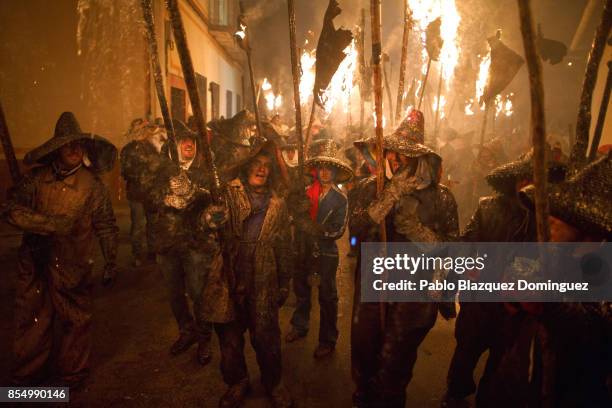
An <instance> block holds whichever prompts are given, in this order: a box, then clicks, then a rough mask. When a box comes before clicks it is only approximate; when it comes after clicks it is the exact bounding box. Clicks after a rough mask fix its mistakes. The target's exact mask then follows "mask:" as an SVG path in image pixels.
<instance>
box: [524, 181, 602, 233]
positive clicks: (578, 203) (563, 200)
mask: <svg viewBox="0 0 612 408" xmlns="http://www.w3.org/2000/svg"><path fill="white" fill-rule="evenodd" d="M578 190H579V189H577V188H575V186H574V185H573V183H572V182H564V183H560V184H557V185H555V186H554V187H552V188H551V189H549V192H548V203H549V207H550V214H551V215H552V216H554V217H555V218H559V219H560V220H562V221H564V222H566V223H568V224H570V225H572V226H574V227H576V228H579V229H581V230H583V231H596V232H597V233H599V234H602V235H604V236H610V235H611V234H612V219H610V215H608V211H609V210H606V209H602V208H599V207H598V206H597V205H596V204H595V203H593V201H592V197H591V196H590V195H589V194H585V192H583V191H578ZM519 199H520V200H521V203H522V204H523V205H524V206H525V207H527V208H529V209H530V210H532V211H535V186H533V185H530V186H528V187H525V188H524V189H522V190H521V191H520V192H519ZM606 216H607V218H608V219H607V221H604V222H602V217H606Z"/></svg>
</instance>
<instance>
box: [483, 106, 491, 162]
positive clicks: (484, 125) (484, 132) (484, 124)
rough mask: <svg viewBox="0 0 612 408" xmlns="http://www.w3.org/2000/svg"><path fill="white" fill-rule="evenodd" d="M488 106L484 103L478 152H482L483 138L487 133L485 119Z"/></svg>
mask: <svg viewBox="0 0 612 408" xmlns="http://www.w3.org/2000/svg"><path fill="white" fill-rule="evenodd" d="M490 106H491V104H490V103H488V102H485V110H484V116H483V118H482V127H481V128H480V150H482V146H483V145H484V138H485V134H486V132H487V118H488V117H489V110H490V109H489V107H490Z"/></svg>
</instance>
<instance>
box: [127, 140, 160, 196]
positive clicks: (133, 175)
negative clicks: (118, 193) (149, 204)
mask: <svg viewBox="0 0 612 408" xmlns="http://www.w3.org/2000/svg"><path fill="white" fill-rule="evenodd" d="M162 162H163V158H162V156H161V154H160V152H159V151H158V149H157V148H156V147H155V146H154V145H153V144H152V143H150V142H149V141H147V140H133V141H131V142H129V143H128V144H126V145H125V146H124V147H123V149H121V154H120V163H121V177H123V179H124V180H125V183H126V196H127V199H128V200H129V201H137V202H143V201H145V199H146V196H147V194H146V188H147V187H149V186H151V184H152V183H153V181H154V180H155V177H156V176H155V175H156V173H157V171H158V169H159V167H160V165H161V164H162Z"/></svg>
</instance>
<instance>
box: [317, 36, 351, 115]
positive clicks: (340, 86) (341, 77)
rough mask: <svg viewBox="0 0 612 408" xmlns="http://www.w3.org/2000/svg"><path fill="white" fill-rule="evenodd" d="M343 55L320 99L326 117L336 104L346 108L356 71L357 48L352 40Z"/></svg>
mask: <svg viewBox="0 0 612 408" xmlns="http://www.w3.org/2000/svg"><path fill="white" fill-rule="evenodd" d="M344 54H345V55H346V57H344V59H343V60H342V62H341V63H340V65H339V66H338V70H337V71H336V73H335V74H334V76H333V77H332V79H331V81H330V82H329V85H328V87H327V89H326V90H325V92H323V95H322V97H321V101H322V102H323V108H324V110H325V113H326V114H327V115H329V114H331V112H332V109H333V108H334V106H335V105H336V104H337V103H338V102H339V103H341V105H342V106H347V105H348V102H349V99H350V95H351V89H352V88H353V78H354V76H355V71H356V69H357V47H356V46H355V41H354V40H353V41H352V42H351V44H350V45H349V46H348V47H346V48H345V49H344Z"/></svg>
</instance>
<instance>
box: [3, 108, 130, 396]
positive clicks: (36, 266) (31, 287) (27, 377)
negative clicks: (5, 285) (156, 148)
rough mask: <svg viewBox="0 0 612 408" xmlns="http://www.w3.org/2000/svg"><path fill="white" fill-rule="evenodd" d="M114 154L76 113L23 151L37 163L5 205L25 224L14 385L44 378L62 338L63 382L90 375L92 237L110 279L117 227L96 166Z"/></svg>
mask: <svg viewBox="0 0 612 408" xmlns="http://www.w3.org/2000/svg"><path fill="white" fill-rule="evenodd" d="M116 157H117V150H116V148H115V147H114V146H113V145H112V144H111V143H110V142H108V141H107V140H106V139H104V138H102V137H100V136H97V135H94V134H92V133H84V132H82V131H81V129H80V127H79V124H78V122H77V120H76V118H75V117H74V115H73V114H72V113H71V112H64V113H63V114H62V115H61V116H60V118H59V120H58V121H57V124H56V126H55V133H54V135H53V137H52V138H51V139H49V140H48V141H47V142H45V143H44V144H43V145H42V146H39V147H37V148H36V149H34V150H32V151H30V152H29V153H28V154H26V156H25V158H24V162H25V164H27V165H36V167H34V168H33V169H32V170H31V172H30V173H28V174H27V175H26V176H25V177H24V179H23V180H22V181H21V182H20V183H19V185H17V186H16V188H15V190H14V191H13V193H12V195H11V197H10V198H9V201H8V203H7V207H6V212H5V215H6V219H7V221H8V222H9V223H10V224H12V225H14V226H16V227H17V228H19V229H21V230H22V231H24V236H23V242H22V245H21V249H20V257H19V274H18V278H17V284H16V301H15V322H16V325H15V343H14V349H13V350H14V353H15V367H14V370H13V374H12V375H13V381H14V382H15V383H16V384H23V385H34V384H36V383H37V382H38V381H40V380H41V379H42V376H43V375H44V373H43V372H42V370H43V367H44V366H45V365H46V363H47V360H48V357H49V355H50V353H51V348H52V346H53V344H57V345H59V347H58V349H57V350H58V355H57V364H58V367H57V371H58V374H59V376H60V378H59V382H60V383H61V384H66V385H68V386H74V387H77V386H78V385H80V384H82V382H83V380H84V379H85V378H86V377H87V374H88V370H89V355H90V353H91V344H92V343H91V340H92V339H91V316H92V304H91V303H92V298H91V289H92V273H93V258H94V255H95V254H94V242H95V241H94V240H95V237H97V238H98V240H99V242H100V246H101V248H102V255H103V256H104V261H105V265H104V278H103V282H104V283H105V284H108V285H110V284H111V283H112V282H113V280H114V277H115V273H116V257H117V233H118V228H117V225H116V222H115V216H114V214H113V208H112V205H111V201H110V197H109V193H108V190H107V189H106V187H105V186H104V184H103V183H102V181H101V180H100V178H99V177H98V173H100V172H103V171H107V170H109V169H110V168H112V166H113V164H114V161H115V159H116ZM56 322H58V323H59V324H58V325H55V323H56ZM56 326H57V327H61V335H60V337H59V339H56V340H59V342H54V330H55V327H56Z"/></svg>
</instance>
